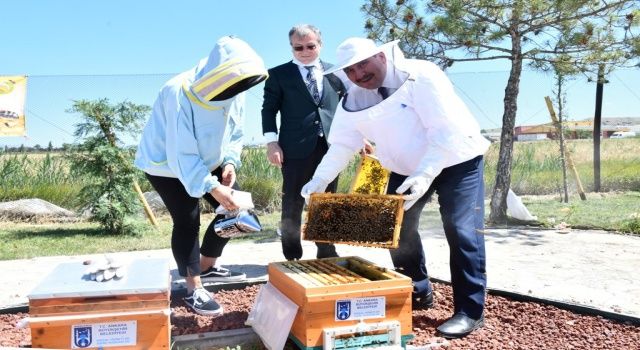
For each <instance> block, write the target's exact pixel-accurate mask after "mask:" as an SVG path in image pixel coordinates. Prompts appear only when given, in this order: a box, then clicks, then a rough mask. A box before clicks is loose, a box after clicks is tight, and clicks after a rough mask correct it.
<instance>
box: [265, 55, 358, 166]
mask: <svg viewBox="0 0 640 350" xmlns="http://www.w3.org/2000/svg"><path fill="white" fill-rule="evenodd" d="M321 64H322V66H323V67H324V69H325V70H326V69H328V68H329V67H331V65H330V64H327V63H325V62H322V61H321ZM323 79H324V80H323V91H322V97H321V99H320V103H319V104H318V105H316V103H315V102H314V101H313V97H312V96H311V94H310V93H309V90H308V89H307V87H306V85H305V83H304V80H303V79H302V75H301V74H300V70H299V69H298V66H297V65H296V64H295V63H293V62H291V61H290V62H287V63H285V64H282V65H279V66H277V67H274V68H271V69H269V78H268V79H267V81H266V82H265V85H264V101H263V103H262V132H263V133H266V132H276V133H278V143H279V144H280V147H281V148H282V151H283V152H284V156H285V158H292V159H301V158H306V157H307V156H309V154H310V153H311V151H313V149H314V148H315V147H316V142H317V141H318V136H317V135H318V126H317V124H316V123H315V122H316V121H318V122H320V123H322V127H323V130H324V133H325V137H326V135H329V132H330V129H331V121H332V120H333V114H334V112H335V111H336V106H337V105H338V101H339V100H340V98H341V97H342V96H343V95H344V93H345V88H344V85H343V84H342V81H340V79H339V78H338V77H336V76H335V75H333V74H329V75H325V76H324V78H323ZM278 112H280V130H279V131H278V127H277V125H276V114H277V113H278Z"/></svg>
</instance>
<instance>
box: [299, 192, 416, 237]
mask: <svg viewBox="0 0 640 350" xmlns="http://www.w3.org/2000/svg"><path fill="white" fill-rule="evenodd" d="M343 200H349V201H352V202H357V201H382V200H392V201H394V202H395V203H394V206H395V222H394V227H393V233H392V237H389V239H388V240H387V241H380V242H372V241H367V240H364V239H363V240H353V239H351V240H349V239H344V240H328V239H327V240H323V239H317V238H316V239H314V238H313V237H309V235H308V231H307V230H308V228H309V227H308V226H309V222H311V217H312V216H314V215H317V212H318V210H319V209H317V208H318V206H320V205H322V204H323V203H324V204H327V203H331V202H339V201H343ZM403 204H404V200H403V199H402V196H401V195H388V194H357V193H353V194H345V193H312V194H311V199H310V201H309V205H308V208H307V219H306V222H305V224H304V225H303V227H302V239H304V240H309V241H313V242H320V243H340V244H349V245H356V246H365V247H376V248H386V249H395V248H398V245H399V243H400V228H401V225H402V218H403V216H404V208H403ZM333 220H336V221H340V220H342V219H341V218H340V217H337V218H333ZM323 224H324V223H323ZM365 224H366V223H362V225H365ZM312 228H313V227H312ZM340 229H341V230H342V229H344V231H338V232H336V235H337V236H340V237H349V235H351V236H352V235H353V234H354V231H352V230H349V228H348V227H340ZM341 232H343V233H342V234H341Z"/></svg>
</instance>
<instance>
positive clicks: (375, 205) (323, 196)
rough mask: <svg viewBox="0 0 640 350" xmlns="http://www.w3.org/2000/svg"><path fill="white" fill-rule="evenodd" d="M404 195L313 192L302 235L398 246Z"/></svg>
mask: <svg viewBox="0 0 640 350" xmlns="http://www.w3.org/2000/svg"><path fill="white" fill-rule="evenodd" d="M402 202H403V201H402V196H399V195H365V194H339V193H314V194H312V195H311V202H310V204H309V211H308V213H307V222H306V224H305V226H304V232H303V235H304V236H303V237H304V239H306V240H310V241H316V242H330V243H345V244H352V245H363V246H374V247H382V248H397V247H398V236H399V234H400V224H401V222H402V215H403V213H404V211H403V210H402Z"/></svg>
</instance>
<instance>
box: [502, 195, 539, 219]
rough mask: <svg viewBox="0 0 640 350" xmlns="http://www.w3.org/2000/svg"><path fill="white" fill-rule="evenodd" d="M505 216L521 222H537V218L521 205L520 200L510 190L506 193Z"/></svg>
mask: <svg viewBox="0 0 640 350" xmlns="http://www.w3.org/2000/svg"><path fill="white" fill-rule="evenodd" d="M507 214H509V215H510V216H511V217H512V218H515V219H518V220H523V221H531V220H538V217H537V216H533V215H531V213H530V212H529V210H527V207H525V206H524V204H522V199H520V197H518V196H517V195H516V194H515V193H513V191H512V190H511V189H509V192H508V193H507Z"/></svg>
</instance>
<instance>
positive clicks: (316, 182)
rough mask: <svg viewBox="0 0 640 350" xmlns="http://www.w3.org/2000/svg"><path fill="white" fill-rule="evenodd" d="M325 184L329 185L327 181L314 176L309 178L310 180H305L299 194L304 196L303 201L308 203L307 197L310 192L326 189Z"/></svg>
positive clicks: (320, 191) (309, 195)
mask: <svg viewBox="0 0 640 350" xmlns="http://www.w3.org/2000/svg"><path fill="white" fill-rule="evenodd" d="M327 186H329V183H328V182H326V181H324V180H322V179H319V178H317V177H314V178H312V179H311V181H309V182H307V184H306V185H304V186H302V191H301V192H300V195H301V196H302V197H304V202H305V203H307V204H309V198H310V197H311V194H312V193H317V192H319V193H322V192H324V191H325V190H326V189H327Z"/></svg>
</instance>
